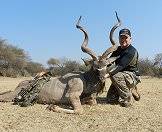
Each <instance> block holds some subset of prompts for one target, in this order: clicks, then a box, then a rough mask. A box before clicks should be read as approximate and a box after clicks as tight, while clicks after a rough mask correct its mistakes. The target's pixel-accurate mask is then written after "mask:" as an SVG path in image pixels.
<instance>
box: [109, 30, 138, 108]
mask: <svg viewBox="0 0 162 132" xmlns="http://www.w3.org/2000/svg"><path fill="white" fill-rule="evenodd" d="M119 43H120V46H119V47H118V48H117V50H116V51H114V52H113V54H112V55H111V56H112V57H116V56H119V58H118V59H117V60H116V61H115V66H114V67H113V68H112V69H111V70H110V73H109V74H110V79H111V81H112V84H111V86H110V88H109V90H108V93H107V100H108V103H116V102H118V103H119V104H120V105H121V106H123V107H128V106H130V105H131V97H132V89H133V88H136V89H135V90H137V87H136V85H137V83H138V82H140V80H139V73H138V67H137V63H138V52H137V50H136V49H135V48H134V47H133V46H132V45H131V32H130V30H129V29H126V28H124V29H122V30H120V31H119ZM136 92H137V91H134V93H133V95H134V97H136V98H135V99H137V100H139V98H140V96H139V97H138V92H137V93H136Z"/></svg>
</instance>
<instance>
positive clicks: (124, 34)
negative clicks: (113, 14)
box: [120, 33, 130, 37]
mask: <svg viewBox="0 0 162 132" xmlns="http://www.w3.org/2000/svg"><path fill="white" fill-rule="evenodd" d="M120 36H127V37H130V36H129V34H126V33H122V34H120Z"/></svg>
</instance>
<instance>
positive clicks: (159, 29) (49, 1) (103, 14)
mask: <svg viewBox="0 0 162 132" xmlns="http://www.w3.org/2000/svg"><path fill="white" fill-rule="evenodd" d="M115 11H117V12H118V16H119V18H120V19H121V21H122V26H121V27H120V28H119V29H117V30H116V31H115V36H114V37H115V39H116V41H118V32H119V30H120V29H122V28H129V29H130V30H131V33H132V45H133V46H134V47H135V48H136V49H137V50H138V52H139V55H140V58H146V57H148V58H151V59H152V58H153V57H154V56H155V54H157V53H162V0H0V38H2V39H6V40H7V42H8V43H10V44H12V45H15V46H17V47H19V48H22V49H24V50H25V51H26V52H27V53H28V54H29V56H30V57H31V59H32V60H33V61H35V62H39V63H42V64H46V63H47V61H48V60H49V59H50V58H63V57H67V58H70V59H73V60H77V61H81V58H84V57H85V58H89V56H88V55H87V54H85V53H83V52H82V51H81V49H80V46H81V44H82V41H83V34H82V32H80V31H79V30H78V29H76V27H75V24H76V22H77V19H78V18H79V16H80V15H81V16H82V21H81V25H82V26H83V27H84V28H85V29H86V30H87V31H88V35H89V45H88V46H89V47H90V48H91V49H93V51H94V52H96V53H97V54H98V55H100V54H102V53H103V52H104V51H105V50H106V49H107V48H109V47H110V46H111V43H110V41H109V38H108V36H109V32H110V29H111V28H112V26H113V25H114V24H115V23H116V22H117V21H116V17H115Z"/></svg>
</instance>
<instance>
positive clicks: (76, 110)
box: [47, 93, 83, 114]
mask: <svg viewBox="0 0 162 132" xmlns="http://www.w3.org/2000/svg"><path fill="white" fill-rule="evenodd" d="M70 102H71V104H72V106H73V110H71V109H65V108H61V107H59V106H57V105H54V104H51V105H49V106H48V107H47V109H49V110H51V111H53V112H59V113H62V112H63V113H67V114H82V113H83V108H82V106H81V102H80V98H79V96H78V94H77V93H76V94H75V93H73V94H71V95H70Z"/></svg>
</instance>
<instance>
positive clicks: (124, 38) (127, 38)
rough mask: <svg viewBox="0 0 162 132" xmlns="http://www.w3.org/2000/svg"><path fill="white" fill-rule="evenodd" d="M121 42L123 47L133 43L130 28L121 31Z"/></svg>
mask: <svg viewBox="0 0 162 132" xmlns="http://www.w3.org/2000/svg"><path fill="white" fill-rule="evenodd" d="M119 43H120V45H121V48H122V49H124V48H127V47H128V46H129V45H130V44H131V32H130V30H129V29H126V28H124V29H121V30H120V31H119Z"/></svg>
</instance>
